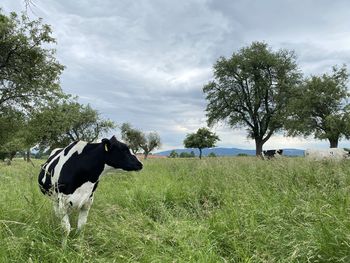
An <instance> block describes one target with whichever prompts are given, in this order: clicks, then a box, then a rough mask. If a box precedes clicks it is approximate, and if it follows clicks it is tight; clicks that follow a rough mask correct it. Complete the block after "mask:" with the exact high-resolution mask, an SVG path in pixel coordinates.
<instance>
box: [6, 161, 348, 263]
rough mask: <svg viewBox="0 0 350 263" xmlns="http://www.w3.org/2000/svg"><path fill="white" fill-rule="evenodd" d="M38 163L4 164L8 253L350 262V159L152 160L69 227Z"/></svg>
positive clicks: (110, 180)
mask: <svg viewBox="0 0 350 263" xmlns="http://www.w3.org/2000/svg"><path fill="white" fill-rule="evenodd" d="M40 163H41V162H35V165H36V167H32V165H30V164H27V163H24V162H23V161H20V160H18V161H15V162H14V163H13V165H12V166H6V165H5V164H2V163H1V164H0V262H162V263H163V262H350V162H347V161H344V162H340V163H335V162H307V161H306V160H304V159H302V158H290V159H289V158H286V159H281V160H273V161H263V160H257V159H255V158H249V157H242V158H211V159H203V160H197V159H161V160H147V161H145V162H144V164H145V167H144V170H143V171H141V172H139V173H110V174H109V175H107V176H106V177H104V178H102V180H101V183H100V185H99V188H98V189H97V192H96V195H95V202H94V204H93V207H92V209H91V210H90V215H89V218H88V223H87V225H86V228H85V230H84V232H83V233H82V234H80V235H77V234H74V231H73V232H72V233H71V235H70V236H69V239H68V243H67V246H66V247H65V248H62V246H61V241H62V237H63V233H62V231H61V229H60V224H59V221H58V220H57V219H56V218H55V215H54V213H53V209H52V205H51V203H50V201H49V200H48V199H46V198H45V196H43V195H42V194H41V192H40V191H39V188H38V185H37V182H36V181H37V174H38V172H39V164H40Z"/></svg>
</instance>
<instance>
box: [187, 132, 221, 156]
mask: <svg viewBox="0 0 350 263" xmlns="http://www.w3.org/2000/svg"><path fill="white" fill-rule="evenodd" d="M219 140H220V139H219V137H218V136H217V135H216V134H215V133H213V132H211V131H210V130H209V129H207V128H200V129H198V130H197V132H195V133H190V134H187V136H186V138H185V140H184V145H185V147H186V148H197V149H199V158H200V159H201V158H202V149H204V148H211V147H215V144H216V142H217V141H219Z"/></svg>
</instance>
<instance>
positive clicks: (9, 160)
mask: <svg viewBox="0 0 350 263" xmlns="http://www.w3.org/2000/svg"><path fill="white" fill-rule="evenodd" d="M16 153H17V152H10V155H9V159H8V160H7V165H11V163H12V159H13V157H15V156H16Z"/></svg>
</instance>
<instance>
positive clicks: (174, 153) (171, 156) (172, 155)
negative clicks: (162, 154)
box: [169, 150, 179, 158]
mask: <svg viewBox="0 0 350 263" xmlns="http://www.w3.org/2000/svg"><path fill="white" fill-rule="evenodd" d="M177 157H179V154H178V153H177V152H176V151H175V150H172V151H171V152H170V154H169V158H177Z"/></svg>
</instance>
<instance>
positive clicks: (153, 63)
mask: <svg viewBox="0 0 350 263" xmlns="http://www.w3.org/2000/svg"><path fill="white" fill-rule="evenodd" d="M32 2H33V3H34V4H35V6H32V7H31V10H28V14H29V15H30V17H31V18H37V17H42V18H43V22H44V23H47V24H50V25H51V26H52V29H53V35H54V36H55V38H56V39H57V45H56V46H55V48H56V49H57V58H58V60H59V61H60V63H61V64H63V65H65V66H66V69H65V71H64V73H63V74H62V78H61V84H62V88H63V90H64V91H65V92H68V93H71V94H75V95H78V96H79V100H80V102H81V103H90V104H91V105H92V106H93V107H94V108H95V109H97V110H98V111H99V112H100V113H101V115H102V116H103V117H104V118H109V119H111V120H113V121H115V122H116V123H117V124H121V123H123V122H130V123H131V124H132V125H133V126H134V127H135V128H139V129H142V130H143V131H146V132H147V131H156V132H158V133H159V134H160V136H161V138H162V143H163V145H162V148H161V150H167V149H173V148H183V145H182V142H183V139H184V137H185V136H186V134H187V133H191V132H195V131H196V130H197V129H198V128H200V127H203V126H206V118H205V107H206V101H205V99H204V96H203V93H202V87H203V85H204V84H206V83H207V82H208V81H209V80H210V79H211V78H212V66H213V64H214V63H215V61H216V60H217V59H218V57H219V56H226V57H227V56H230V55H231V54H232V52H234V51H237V50H238V49H239V48H241V47H243V46H247V45H250V44H251V42H252V41H265V42H267V43H268V44H269V45H270V46H271V47H272V48H273V49H274V50H277V49H279V48H286V49H293V50H295V52H296V54H297V56H298V64H299V66H300V69H301V70H302V71H303V72H304V74H305V75H309V74H319V73H324V72H329V71H330V69H331V66H332V65H335V64H338V65H341V64H344V63H345V64H348V65H350V16H349V10H350V1H347V0H344V1H340V0H333V1H328V0H327V1H326V0H265V1H261V0H256V1H250V0H235V1H231V0H217V1H214V0H213V1H210V0H183V1H170V0H152V1H146V0H139V1H130V0H118V1H115V0H98V1H96V0H94V1H92V0H74V1H73V0H45V1H44V0H32ZM0 7H2V9H3V11H4V12H5V13H8V12H10V11H15V12H20V11H23V10H25V7H24V1H23V0H2V1H1V3H0ZM212 130H213V131H215V132H216V133H217V134H218V135H219V136H220V138H221V141H220V142H219V143H218V146H223V147H240V148H246V149H254V147H255V144H254V141H252V140H250V139H247V137H246V132H245V130H239V129H236V130H233V129H231V128H228V127H225V126H220V125H219V126H215V127H213V129H212ZM115 133H117V134H118V131H115ZM349 146H350V143H349V141H342V142H341V143H340V147H349ZM308 147H328V142H327V141H323V142H321V141H316V140H313V139H312V138H308V139H303V138H286V137H283V135H282V134H280V135H275V136H273V137H272V138H271V139H270V140H269V141H268V142H267V143H266V144H265V146H264V149H270V148H302V149H305V148H308Z"/></svg>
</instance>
